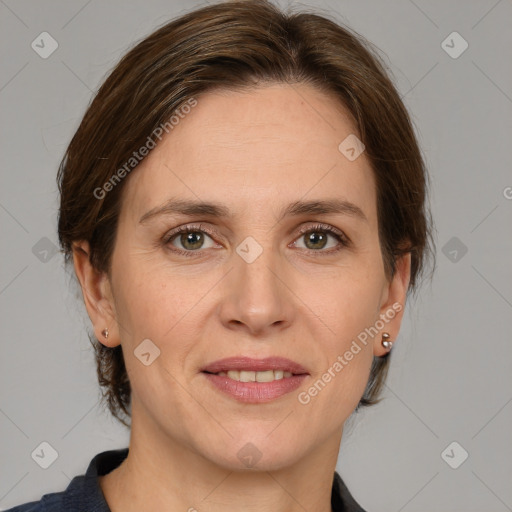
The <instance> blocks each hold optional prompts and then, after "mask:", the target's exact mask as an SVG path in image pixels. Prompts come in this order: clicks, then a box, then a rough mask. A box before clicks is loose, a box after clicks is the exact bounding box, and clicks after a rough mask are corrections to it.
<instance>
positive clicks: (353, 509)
mask: <svg viewBox="0 0 512 512" xmlns="http://www.w3.org/2000/svg"><path fill="white" fill-rule="evenodd" d="M127 455H128V448H124V449H122V450H109V451H106V452H102V453H98V454H97V455H96V456H95V457H94V458H93V459H92V460H91V462H90V464H89V467H88V468H87V472H86V473H85V475H80V476H75V478H73V480H71V482H70V484H69V485H68V487H67V489H66V490H65V491H62V492H54V493H51V494H45V495H44V496H43V497H42V498H41V500H40V501H32V502H30V503H25V504H24V505H18V506H17V507H14V508H11V509H9V510H7V511H6V512H110V508H109V507H108V504H107V502H106V500H105V496H103V492H102V490H101V487H100V485H99V482H98V476H103V475H106V474H107V473H110V471H112V470H114V469H115V468H117V466H119V465H120V464H121V462H123V460H124V459H125V458H126V456H127ZM331 505H332V510H333V512H365V511H364V510H363V509H362V508H361V507H360V506H359V505H358V504H357V503H356V502H355V500H354V498H353V497H352V495H351V494H350V492H349V491H348V489H347V487H346V486H345V484H344V483H343V480H342V479H341V477H340V475H338V473H337V472H334V479H333V486H332V494H331Z"/></svg>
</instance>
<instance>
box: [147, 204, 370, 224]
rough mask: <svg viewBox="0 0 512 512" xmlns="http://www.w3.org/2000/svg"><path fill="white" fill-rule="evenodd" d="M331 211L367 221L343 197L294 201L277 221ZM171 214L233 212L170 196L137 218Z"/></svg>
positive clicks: (225, 214)
mask: <svg viewBox="0 0 512 512" xmlns="http://www.w3.org/2000/svg"><path fill="white" fill-rule="evenodd" d="M333 213H335V214H336V213H337V214H342V215H348V216H350V217H354V218H356V219H360V220H362V221H364V222H368V219H367V217H366V215H365V214H364V212H363V210H361V208H359V206H357V205H355V204H354V203H351V202H350V201H346V200H344V199H324V200H313V201H295V202H293V203H290V204H289V205H288V206H287V207H286V208H284V210H282V212H281V213H280V215H279V219H278V222H280V221H281V220H283V219H284V218H285V217H295V216H299V215H322V214H333ZM171 214H181V215H186V216H189V217H193V216H196V215H205V216H208V217H219V218H233V213H232V212H231V211H230V210H229V208H227V207H226V206H225V205H223V204H220V203H215V202H202V201H194V200H189V199H176V198H171V199H169V200H168V201H166V202H165V203H164V204H163V205H161V206H156V207H155V208H152V209H151V210H149V211H148V212H146V213H145V214H144V215H143V216H142V217H141V218H140V219H139V223H141V224H142V223H144V222H146V221H147V220H149V219H151V218H153V217H155V216H157V215H171Z"/></svg>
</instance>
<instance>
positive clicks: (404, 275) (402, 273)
mask: <svg viewBox="0 0 512 512" xmlns="http://www.w3.org/2000/svg"><path fill="white" fill-rule="evenodd" d="M410 277H411V253H410V252H408V253H406V254H404V255H403V256H400V257H399V258H398V259H397V260H396V263H395V273H394V275H393V277H392V278H391V280H390V281H389V283H388V284H387V285H386V286H385V289H384V291H383V297H382V301H381V307H380V311H379V318H380V320H381V321H382V322H383V323H384V327H383V328H382V330H381V331H380V332H379V333H378V335H377V336H375V341H374V346H373V354H374V355H375V356H378V357H381V356H383V355H385V354H386V353H387V352H388V350H386V348H384V347H383V346H382V333H383V332H387V333H388V334H389V339H390V341H392V342H393V343H394V342H395V341H396V338H397V337H398V333H399V331H400V325H401V324H402V318H403V316H404V311H405V301H406V297H407V289H408V288H409V280H410Z"/></svg>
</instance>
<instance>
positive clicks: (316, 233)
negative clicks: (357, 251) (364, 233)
mask: <svg viewBox="0 0 512 512" xmlns="http://www.w3.org/2000/svg"><path fill="white" fill-rule="evenodd" d="M329 238H331V239H334V240H335V241H337V242H338V243H337V244H336V243H334V244H333V243H332V242H331V244H330V245H329ZM301 241H304V246H302V247H301V246H300V245H299V246H298V247H299V248H301V249H303V248H304V249H306V250H308V251H310V252H321V253H329V254H330V253H333V252H337V251H339V250H341V249H343V248H344V247H347V246H348V245H349V241H348V239H347V237H346V236H345V235H344V234H343V233H342V232H341V231H339V230H338V229H336V228H333V227H332V226H329V225H328V224H317V225H315V226H307V227H305V228H302V229H301V236H300V237H299V238H298V240H297V241H296V242H294V244H293V245H294V246H295V247H297V244H298V243H299V242H301Z"/></svg>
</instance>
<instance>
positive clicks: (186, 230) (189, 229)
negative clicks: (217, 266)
mask: <svg viewBox="0 0 512 512" xmlns="http://www.w3.org/2000/svg"><path fill="white" fill-rule="evenodd" d="M208 232H209V230H208V229H207V228H206V227H205V226H202V225H199V226H191V225H187V226H180V227H179V228H176V229H174V230H173V231H172V232H171V233H169V234H168V235H167V236H166V237H165V240H164V242H165V244H171V245H172V246H173V247H175V248H176V252H178V253H180V254H187V253H188V254H190V253H193V252H196V251H198V250H200V249H209V248H211V247H214V246H215V243H214V242H213V240H212V238H211V237H210V236H209V235H208ZM208 240H209V241H210V244H209V245H205V242H208ZM188 254H187V255H188Z"/></svg>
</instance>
